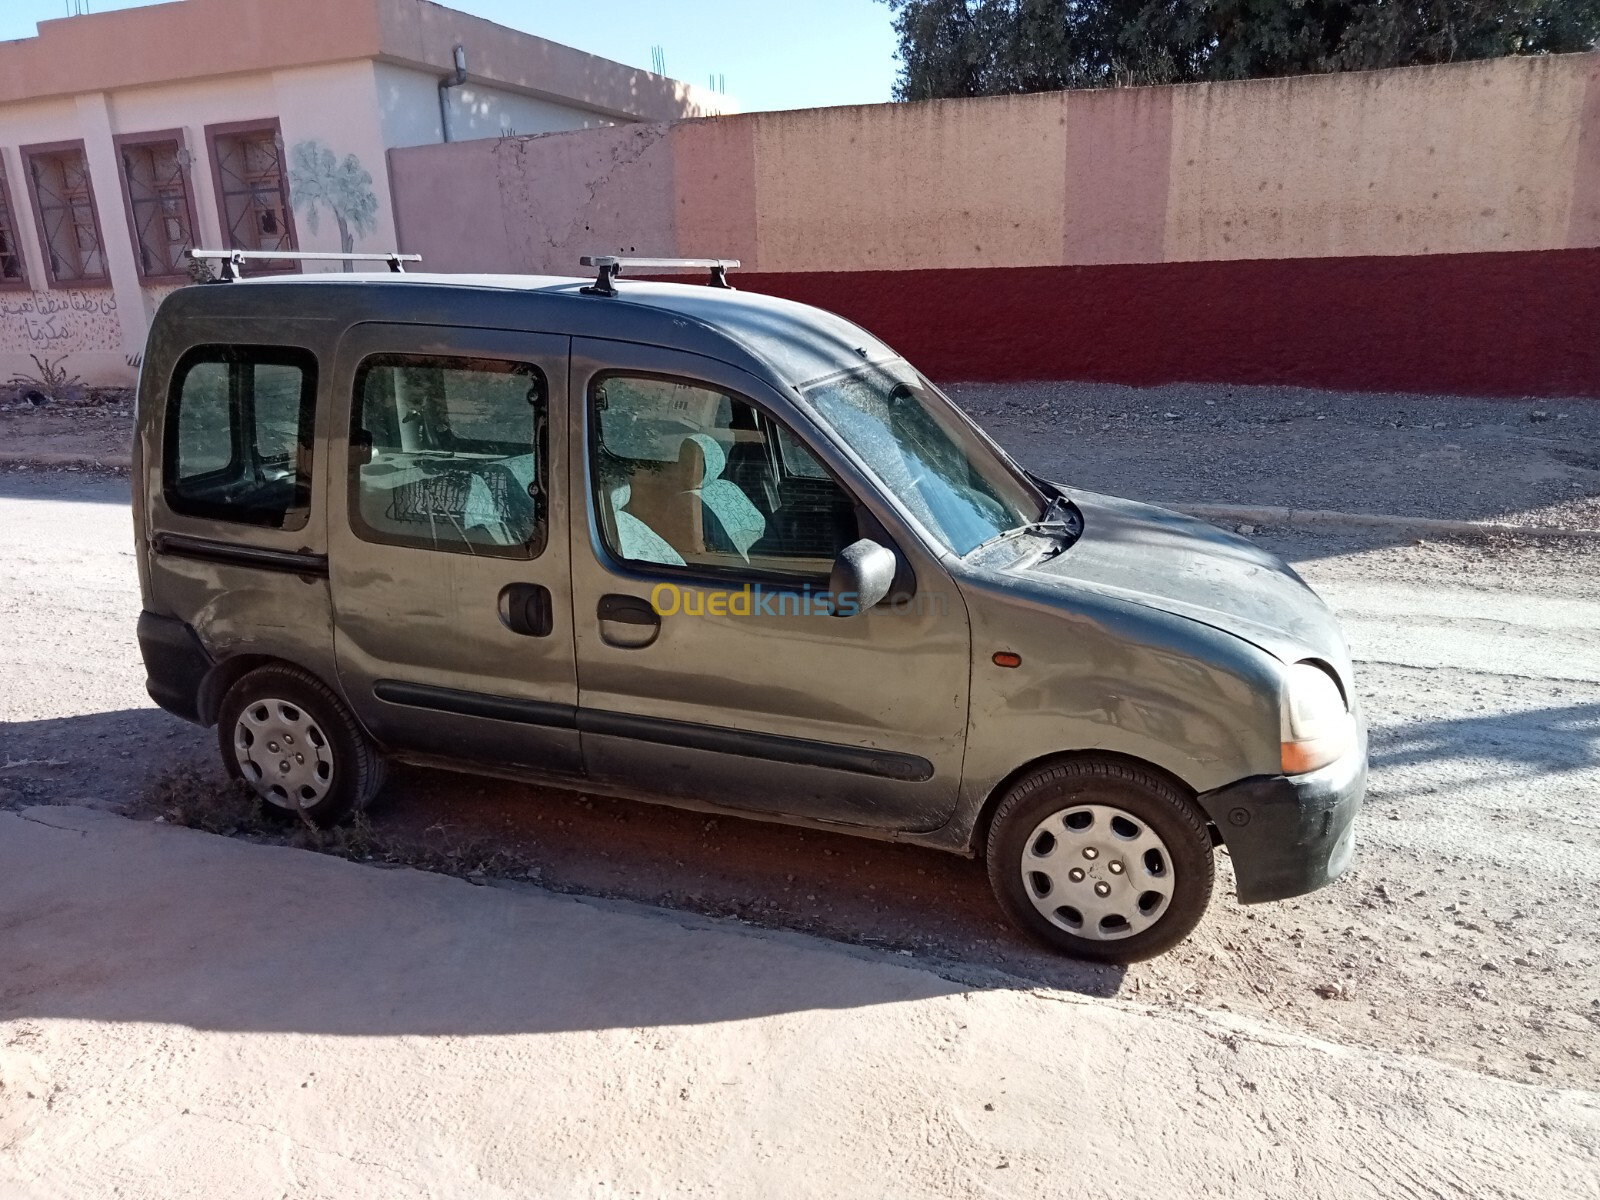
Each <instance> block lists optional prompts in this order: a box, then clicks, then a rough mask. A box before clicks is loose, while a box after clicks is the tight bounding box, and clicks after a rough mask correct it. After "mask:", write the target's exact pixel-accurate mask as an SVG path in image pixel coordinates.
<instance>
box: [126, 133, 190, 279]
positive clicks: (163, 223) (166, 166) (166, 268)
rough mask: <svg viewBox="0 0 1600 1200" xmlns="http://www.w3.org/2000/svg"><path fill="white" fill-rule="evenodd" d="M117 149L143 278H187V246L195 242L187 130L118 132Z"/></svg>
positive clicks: (135, 250)
mask: <svg viewBox="0 0 1600 1200" xmlns="http://www.w3.org/2000/svg"><path fill="white" fill-rule="evenodd" d="M117 153H118V155H119V156H120V158H121V159H122V186H123V194H124V198H125V199H126V200H127V204H128V220H129V222H130V224H131V225H132V228H133V248H134V252H135V258H136V260H137V262H138V266H139V277H140V279H142V280H143V281H144V282H146V283H163V282H169V281H171V280H175V279H186V278H187V277H188V272H187V269H186V268H187V263H186V261H185V259H184V251H186V250H188V249H190V248H191V247H193V246H194V198H193V196H192V195H191V194H190V191H189V172H188V170H187V166H188V157H189V156H188V152H187V151H186V150H185V149H184V148H183V136H182V134H181V133H179V132H178V131H176V130H173V131H170V132H166V133H148V134H139V135H133V136H127V137H119V138H118V139H117Z"/></svg>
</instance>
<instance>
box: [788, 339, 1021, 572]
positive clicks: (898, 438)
mask: <svg viewBox="0 0 1600 1200" xmlns="http://www.w3.org/2000/svg"><path fill="white" fill-rule="evenodd" d="M801 392H802V393H803V394H804V395H805V397H806V398H807V399H808V400H809V401H810V402H811V404H812V405H813V406H814V407H815V408H816V410H817V413H818V414H819V415H820V416H821V417H822V418H823V419H824V420H825V421H827V422H828V423H829V424H830V425H832V426H833V428H834V429H835V430H837V431H838V433H839V435H840V437H842V438H843V439H844V441H845V442H846V443H847V444H849V446H850V447H851V448H852V449H853V450H854V451H855V452H856V453H857V454H859V455H860V456H861V457H862V459H863V460H865V462H866V464H867V466H868V467H870V468H871V469H872V471H873V473H874V474H875V475H877V477H878V479H879V480H880V481H881V482H882V483H883V485H884V487H886V488H887V489H888V490H889V491H890V492H892V493H893V494H894V496H895V498H896V499H898V500H899V501H900V502H901V503H902V504H903V505H905V506H906V508H907V509H909V510H910V511H911V514H912V515H913V516H914V517H916V519H917V520H918V521H919V522H921V523H922V525H923V526H924V527H925V528H926V529H927V530H928V531H929V532H930V533H932V534H933V535H934V536H935V537H936V538H938V539H939V541H940V542H942V543H943V544H944V545H945V546H946V547H947V548H948V549H950V550H952V551H953V552H955V553H956V554H966V553H967V552H969V551H970V550H972V549H973V548H974V547H976V546H978V545H980V544H981V543H983V542H986V541H988V540H989V539H990V538H992V537H994V536H995V535H996V534H1000V533H1004V532H1005V531H1006V530H1008V529H1015V528H1016V527H1017V526H1019V525H1026V524H1028V523H1029V522H1031V521H1037V520H1039V519H1040V517H1041V516H1042V515H1043V508H1044V501H1043V498H1042V497H1041V496H1040V494H1039V492H1038V491H1037V489H1035V488H1034V486H1033V485H1032V484H1031V483H1030V482H1029V481H1028V479H1027V477H1026V476H1024V475H1023V474H1022V473H1021V472H1020V471H1019V470H1017V468H1016V467H1014V466H1013V465H1012V464H1011V463H1010V461H1009V460H1007V459H1006V458H1005V457H1004V456H1003V455H1002V454H1000V453H999V452H998V451H997V450H996V449H995V448H994V446H993V445H991V444H990V443H989V442H988V440H987V439H985V438H983V437H982V436H980V435H979V434H978V433H977V432H976V431H975V430H974V429H973V428H972V427H971V425H970V424H969V423H968V422H967V421H966V420H965V419H964V418H963V417H962V416H961V414H960V413H959V412H957V411H956V408H955V406H954V405H953V404H952V403H951V402H950V400H949V399H948V398H947V397H946V396H945V395H944V393H942V392H940V391H939V389H938V388H936V387H934V386H933V384H931V383H929V382H928V381H927V380H926V379H924V378H923V377H922V376H921V375H920V374H918V373H917V371H916V369H915V368H914V367H912V366H911V365H910V364H909V363H907V362H905V361H904V360H899V359H897V360H894V361H892V362H887V363H874V364H872V365H870V366H862V367H857V368H855V369H853V370H851V371H848V372H845V373H843V374H839V375H830V376H828V377H826V378H824V379H820V380H817V381H816V382H814V383H811V384H808V385H806V386H805V387H803V388H802V389H801Z"/></svg>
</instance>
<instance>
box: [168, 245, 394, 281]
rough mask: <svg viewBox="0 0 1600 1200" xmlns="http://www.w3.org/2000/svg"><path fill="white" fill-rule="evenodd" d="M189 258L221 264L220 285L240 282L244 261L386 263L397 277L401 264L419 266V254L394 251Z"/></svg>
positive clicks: (227, 253) (199, 253)
mask: <svg viewBox="0 0 1600 1200" xmlns="http://www.w3.org/2000/svg"><path fill="white" fill-rule="evenodd" d="M184 253H186V254H187V255H188V256H189V257H190V258H192V259H194V260H195V261H196V262H205V261H211V262H220V263H221V264H222V282H223V283H232V282H233V281H234V280H235V279H243V278H244V271H243V270H242V268H243V266H244V264H245V262H246V261H249V260H255V261H260V262H271V261H273V260H278V261H283V260H288V261H290V262H349V261H351V260H356V259H359V260H360V261H362V262H386V263H388V264H389V270H391V271H393V272H394V273H395V274H396V275H403V274H405V267H403V266H402V265H401V264H402V263H408V262H421V261H422V255H420V254H401V253H399V252H398V251H395V250H383V251H377V252H362V251H359V250H353V251H351V252H350V253H349V254H339V253H335V252H333V251H331V250H186V251H185V252H184Z"/></svg>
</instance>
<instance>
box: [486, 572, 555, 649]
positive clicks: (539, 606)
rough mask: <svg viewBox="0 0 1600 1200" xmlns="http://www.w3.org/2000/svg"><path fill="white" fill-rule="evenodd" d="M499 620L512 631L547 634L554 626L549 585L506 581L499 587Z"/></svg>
mask: <svg viewBox="0 0 1600 1200" xmlns="http://www.w3.org/2000/svg"><path fill="white" fill-rule="evenodd" d="M500 620H501V622H502V623H503V624H504V625H505V627H506V628H507V629H509V630H511V632H512V633H520V634H522V635H523V636H525V637H549V636H550V633H551V631H552V630H553V629H554V628H555V625H556V621H555V606H554V605H552V604H551V603H550V589H549V588H547V587H545V586H543V585H542V584H538V583H508V584H506V586H505V587H503V588H501V589H500Z"/></svg>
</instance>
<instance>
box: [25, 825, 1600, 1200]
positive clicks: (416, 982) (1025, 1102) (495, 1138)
mask: <svg viewBox="0 0 1600 1200" xmlns="http://www.w3.org/2000/svg"><path fill="white" fill-rule="evenodd" d="M0 911H3V912H4V913H5V919H4V922H3V924H0V963H4V964H5V967H4V975H3V976H0V1003H3V1006H4V1008H3V1011H4V1014H5V1017H6V1020H5V1021H4V1022H3V1024H0V1084H3V1090H0V1194H3V1195H5V1196H7V1197H17V1198H19V1200H22V1198H29V1197H46V1196H51V1197H53V1196H78V1197H88V1196H106V1195H111V1194H113V1193H115V1194H117V1195H119V1196H124V1197H129V1198H137V1197H160V1198H162V1200H177V1198H179V1197H187V1196H194V1197H205V1198H207V1200H209V1198H211V1197H215V1196H222V1195H227V1196H240V1197H253V1196H262V1197H268V1196H271V1197H277V1196H296V1197H302V1196H306V1197H309V1196H328V1197H340V1198H341V1200H349V1198H351V1197H360V1196H375V1197H376V1196H381V1197H385V1198H395V1197H406V1196H433V1197H444V1196H471V1197H480V1198H481V1197H492V1196H506V1197H512V1196H516V1197H527V1196H552V1197H571V1196H665V1195H688V1196H694V1195H703V1196H713V1195H715V1196H737V1197H762V1196H774V1197H778V1196H781V1197H797V1196H818V1197H836V1196H869V1195H870V1196H896V1197H911V1196H1050V1197H1056V1196H1107V1195H1139V1196H1147V1197H1152V1198H1158V1197H1194V1196H1227V1197H1233V1198H1239V1197H1249V1196H1273V1197H1277V1196H1282V1195H1284V1194H1285V1191H1286V1189H1288V1188H1290V1187H1291V1186H1292V1187H1293V1190H1294V1192H1295V1193H1296V1194H1297V1195H1299V1196H1302V1197H1306V1198H1308V1200H1309V1198H1311V1197H1341V1198H1344V1197H1357V1196H1383V1197H1393V1196H1418V1197H1422V1196H1441V1195H1460V1196H1469V1195H1470V1196H1474V1197H1492V1196H1582V1195H1595V1194H1597V1191H1596V1186H1597V1185H1596V1181H1597V1180H1600V1160H1597V1159H1596V1157H1595V1154H1596V1144H1597V1142H1600V1106H1597V1104H1596V1103H1595V1099H1594V1097H1593V1096H1590V1095H1584V1094H1581V1093H1576V1092H1571V1091H1561V1090H1557V1089H1551V1088H1538V1087H1527V1086H1524V1085H1520V1084H1513V1083H1505V1082H1498V1081H1489V1080H1486V1079H1485V1078H1483V1077H1481V1076H1476V1075H1472V1074H1468V1073H1465V1072H1461V1071H1457V1070H1453V1069H1450V1068H1447V1067H1442V1066H1438V1065H1436V1064H1432V1063H1429V1062H1426V1061H1423V1060H1419V1059H1415V1058H1408V1057H1404V1056H1400V1055H1394V1054H1387V1053H1382V1052H1375V1051H1369V1052H1352V1051H1350V1050H1348V1049H1341V1048H1339V1047H1336V1046H1332V1045H1328V1044H1325V1043H1320V1042H1316V1041H1313V1040H1312V1039H1309V1038H1306V1037H1303V1036H1298V1035H1294V1034H1291V1033H1288V1032H1286V1031H1283V1030H1279V1029H1273V1028H1270V1027H1265V1026H1261V1025H1258V1024H1255V1023H1253V1022H1248V1021H1244V1020H1242V1019H1238V1018H1229V1017H1227V1016H1225V1015H1221V1014H1214V1013H1204V1012H1199V1011H1195V1012H1191V1013H1187V1014H1182V1015H1173V1014H1165V1015H1161V1014H1155V1013H1153V1012H1151V1011H1150V1010H1146V1009H1141V1008H1138V1007H1135V1006H1131V1005H1128V1004H1124V1003H1118V1002H1111V1001H1092V1000H1084V999H1075V998H1073V997H1070V996H1068V995H1064V994H1061V993H1039V992H1032V991H1017V990H1009V989H1006V988H1004V987H991V988H988V989H983V990H968V989H966V988H964V987H961V986H958V985H955V984H952V983H950V982H948V981H947V980H945V979H943V978H941V977H939V976H938V975H935V974H932V973H930V972H928V971H925V970H919V969H916V968H914V967H910V966H902V965H899V964H897V963H896V962H895V961H894V960H893V959H892V958H890V957H887V956H881V955H877V954H871V953H865V952H853V953H852V952H849V951H847V950H845V949H843V948H841V947H838V946H835V945H831V944H828V943H825V942H821V941H818V940H814V939H810V938H805V937H801V936H797V935H785V934H774V933H771V932H765V933H754V932H747V931H745V930H743V929H741V928H739V927H737V926H735V925H732V924H729V923H720V924H718V923H712V922H707V921H704V920H701V919H695V918H684V917H682V916H681V915H676V914H671V913H667V912H663V911H660V910H653V909H646V908H641V907H637V906H617V905H610V904H607V905H601V904H596V903H594V902H585V901H577V900H573V899H569V898H565V897H556V896H551V895H549V894H548V893H545V892H542V891H539V890H537V889H534V888H531V887H527V886H522V887H520V888H515V889H514V890H513V889H512V888H507V887H474V886H472V885H470V884H468V883H466V882H464V881H461V880H457V879H452V878H448V877H444V876H438V875H428V874H422V873H419V872H414V871H409V870H401V871H379V870H375V869H373V868H370V867H363V866H357V865H353V864H350V863H346V862H343V861H339V860H335V859H331V858H327V857H323V856H320V855H313V854H306V853H303V852H300V851H295V850H289V849H282V848H276V847H263V846H253V845H248V844H245V843H241V842H237V841H232V840H228V839H224V838H218V837H213V836H210V835H207V834H201V833H195V832H192V831H189V830H178V829H167V828H163V827H161V826H158V825H152V824H146V823H135V822H132V821H128V820H125V819H123V818H120V817H116V816H112V815H109V814H106V813H103V812H95V811H90V810H87V809H81V808H67V807H56V808H37V807H35V808H30V809H26V810H23V811H21V812H15V813H0Z"/></svg>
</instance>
